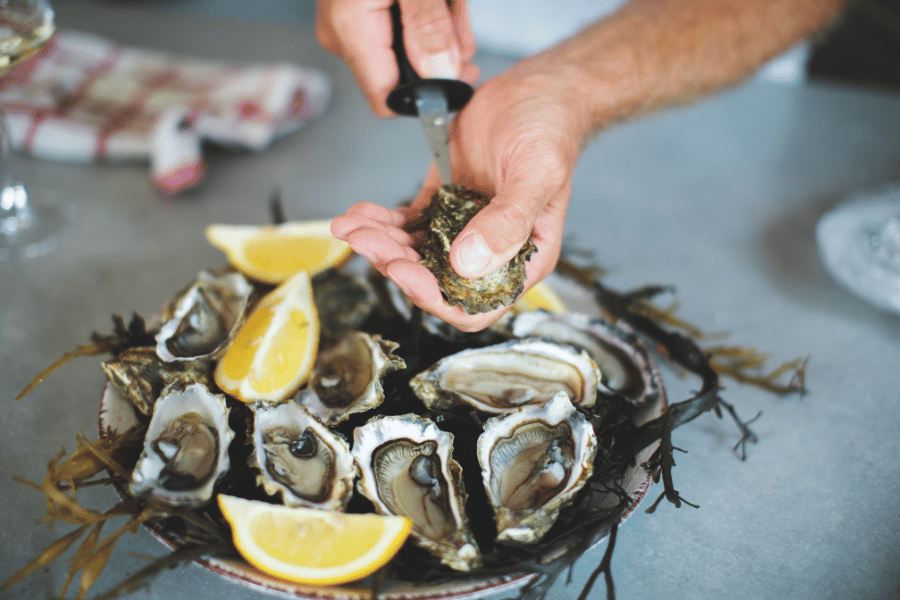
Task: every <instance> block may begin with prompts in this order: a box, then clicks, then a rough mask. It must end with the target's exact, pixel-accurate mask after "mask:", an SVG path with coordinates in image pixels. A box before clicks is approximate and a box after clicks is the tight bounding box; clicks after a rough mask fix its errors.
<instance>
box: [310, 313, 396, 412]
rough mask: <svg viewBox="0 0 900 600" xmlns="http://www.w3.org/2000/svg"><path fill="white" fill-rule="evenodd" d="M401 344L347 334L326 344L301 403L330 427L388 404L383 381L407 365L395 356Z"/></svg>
mask: <svg viewBox="0 0 900 600" xmlns="http://www.w3.org/2000/svg"><path fill="white" fill-rule="evenodd" d="M397 347H398V345H397V344H396V343H395V342H392V341H390V340H384V339H381V336H379V335H369V334H367V333H363V332H361V331H355V330H351V331H348V332H345V333H344V334H343V335H341V336H340V337H339V338H337V339H336V340H330V341H327V342H325V343H323V345H322V347H321V348H320V349H319V354H318V356H317V357H316V364H315V366H314V367H313V371H312V374H311V375H310V378H309V388H308V389H306V390H302V391H301V392H300V393H299V394H298V395H297V402H298V403H299V404H300V405H302V406H303V407H304V408H306V409H307V410H308V411H309V412H311V413H312V414H313V415H315V416H316V417H317V418H318V419H319V420H321V421H322V422H323V423H325V424H326V425H329V426H333V425H336V424H338V423H340V422H341V421H344V420H345V419H347V417H349V416H350V415H351V414H354V413H358V412H365V411H367V410H371V409H373V408H375V407H376V406H378V405H379V404H381V403H382V402H383V401H384V388H383V387H382V385H381V379H382V378H383V377H384V376H385V375H387V374H388V373H390V372H392V371H396V370H398V369H402V368H404V367H405V366H406V363H405V362H404V361H403V359H402V358H400V357H399V356H396V355H394V354H393V352H394V350H396V349H397Z"/></svg>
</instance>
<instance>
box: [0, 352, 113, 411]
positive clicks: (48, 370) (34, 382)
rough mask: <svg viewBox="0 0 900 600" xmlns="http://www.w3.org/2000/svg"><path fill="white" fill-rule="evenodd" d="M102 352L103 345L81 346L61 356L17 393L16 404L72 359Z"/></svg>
mask: <svg viewBox="0 0 900 600" xmlns="http://www.w3.org/2000/svg"><path fill="white" fill-rule="evenodd" d="M103 351H104V346H103V344H100V343H93V344H86V345H83V346H78V347H76V348H75V349H74V350H72V351H70V352H66V353H65V354H63V355H62V356H60V357H59V358H58V359H57V360H56V362H54V363H53V364H52V365H50V366H49V367H47V368H46V369H44V370H43V371H41V372H40V373H38V374H37V377H35V378H34V379H32V380H31V382H30V383H29V384H28V385H26V386H25V389H24V390H22V391H21V392H19V395H18V396H16V402H18V401H19V400H21V399H22V398H24V397H25V396H27V395H28V394H29V393H30V392H31V390H33V389H34V388H36V387H37V386H38V385H39V384H40V383H41V382H42V381H44V379H46V378H47V376H48V375H50V374H51V373H53V372H54V371H55V370H57V369H58V368H60V367H61V366H63V365H64V364H66V363H67V362H69V361H70V360H72V359H73V358H78V357H79V356H96V355H98V354H100V353H101V352H103Z"/></svg>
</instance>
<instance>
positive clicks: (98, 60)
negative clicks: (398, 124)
mask: <svg viewBox="0 0 900 600" xmlns="http://www.w3.org/2000/svg"><path fill="white" fill-rule="evenodd" d="M330 95H331V81H330V79H328V78H327V77H326V75H325V74H323V73H321V72H319V71H317V70H314V69H309V68H304V67H300V66H297V65H293V64H234V63H226V62H219V61H211V60H202V59H196V58H187V57H176V56H171V55H169V54H166V53H163V52H158V51H154V50H146V49H138V48H129V47H123V46H120V45H118V44H116V43H114V42H111V41H109V40H106V39H104V38H101V37H97V36H94V35H89V34H85V33H80V32H76V31H59V32H57V34H56V35H54V37H53V38H52V39H51V40H50V42H48V44H47V46H46V47H45V48H44V49H42V51H41V53H40V54H39V55H38V56H37V57H35V58H33V59H31V60H29V61H27V62H25V63H23V64H22V65H20V66H18V67H16V68H15V69H13V70H11V71H10V72H9V73H8V74H6V75H5V76H4V77H3V78H0V104H2V105H3V108H4V110H5V112H6V115H7V124H8V126H9V131H10V137H11V142H12V145H13V147H14V148H16V149H17V150H19V151H21V152H24V153H27V154H31V155H33V156H36V157H39V158H45V159H48V160H57V161H63V162H90V161H113V162H117V161H134V160H142V161H146V160H149V162H150V167H151V173H152V177H153V181H154V183H155V184H156V186H157V187H159V188H160V189H161V190H163V191H164V192H167V193H171V194H174V193H177V192H180V191H182V190H185V189H188V188H190V187H192V186H194V185H196V184H197V183H199V182H200V181H201V180H202V179H203V175H204V172H205V165H204V161H203V156H202V154H201V144H202V142H203V141H204V140H210V141H214V142H218V143H220V144H223V145H227V146H236V147H242V148H247V149H250V150H255V151H260V150H263V149H265V148H266V147H268V146H269V145H270V144H271V143H272V142H273V141H274V140H275V139H276V138H278V137H280V136H283V135H285V134H287V133H290V132H292V131H295V130H297V129H298V128H300V127H301V126H302V125H303V123H305V122H306V121H307V120H309V119H311V118H314V117H316V116H318V115H320V114H321V113H322V112H323V111H324V110H325V108H326V107H327V105H328V102H329V99H330Z"/></svg>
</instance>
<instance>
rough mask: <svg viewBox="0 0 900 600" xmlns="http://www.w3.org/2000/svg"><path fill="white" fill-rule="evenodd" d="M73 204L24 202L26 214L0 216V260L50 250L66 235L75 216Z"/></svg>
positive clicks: (43, 252) (18, 257) (30, 255)
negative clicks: (58, 204) (26, 208)
mask: <svg viewBox="0 0 900 600" xmlns="http://www.w3.org/2000/svg"><path fill="white" fill-rule="evenodd" d="M76 214H77V211H76V208H75V205H74V204H65V205H63V206H56V205H48V204H38V203H34V202H32V201H31V200H29V202H28V214H27V216H26V217H25V218H22V217H20V216H11V217H2V218H0V260H15V259H21V258H34V257H36V256H41V255H44V254H47V253H48V252H52V251H53V250H55V249H56V248H58V247H59V244H60V242H62V240H63V239H64V238H65V237H66V236H67V235H68V233H69V230H70V229H71V227H72V225H73V224H74V221H75V218H76Z"/></svg>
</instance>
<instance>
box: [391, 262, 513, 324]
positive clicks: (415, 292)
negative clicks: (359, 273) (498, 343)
mask: <svg viewBox="0 0 900 600" xmlns="http://www.w3.org/2000/svg"><path fill="white" fill-rule="evenodd" d="M382 273H383V274H384V276H385V277H387V278H388V279H390V280H391V281H393V282H394V283H395V284H396V285H397V287H399V288H400V290H401V291H402V292H403V293H404V294H406V295H407V296H408V297H409V299H410V300H411V301H412V302H413V304H415V305H416V306H418V307H419V308H421V309H422V310H424V311H426V312H428V313H431V314H433V315H434V316H436V317H438V318H439V319H443V320H444V321H446V322H447V323H449V324H451V325H453V326H454V327H456V328H457V329H459V330H461V331H481V330H482V329H484V328H486V327H488V326H489V325H491V324H492V323H494V322H495V321H497V319H499V318H500V317H501V316H503V314H504V313H506V311H508V310H509V307H503V308H498V309H497V310H493V311H491V312H487V313H480V314H477V315H469V314H466V311H465V310H463V308H462V307H461V306H452V307H451V306H449V305H448V304H447V302H446V301H445V300H444V298H443V296H442V295H441V290H440V288H439V287H438V284H437V280H436V279H435V278H434V275H432V274H431V271H429V270H428V269H427V268H426V267H424V266H423V265H420V264H418V263H415V262H410V261H404V260H397V261H395V262H393V263H391V264H390V265H388V266H387V268H386V269H384V270H383V271H382Z"/></svg>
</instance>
